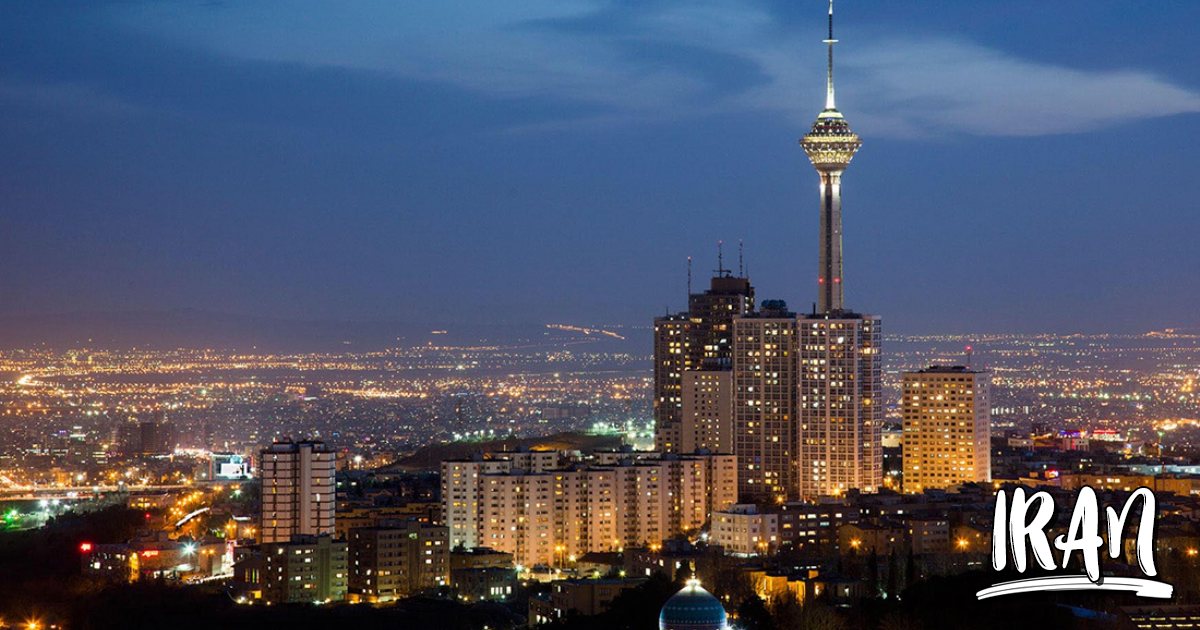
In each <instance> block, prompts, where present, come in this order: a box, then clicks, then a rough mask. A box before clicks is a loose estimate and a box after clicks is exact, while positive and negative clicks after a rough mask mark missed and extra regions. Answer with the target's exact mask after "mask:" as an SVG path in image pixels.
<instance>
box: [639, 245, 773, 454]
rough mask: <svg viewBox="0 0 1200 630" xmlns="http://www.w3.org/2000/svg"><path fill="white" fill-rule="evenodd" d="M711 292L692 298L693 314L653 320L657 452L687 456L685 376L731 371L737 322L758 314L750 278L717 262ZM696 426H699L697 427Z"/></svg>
mask: <svg viewBox="0 0 1200 630" xmlns="http://www.w3.org/2000/svg"><path fill="white" fill-rule="evenodd" d="M718 267H719V268H718V269H717V275H715V276H713V278H712V280H711V281H710V283H709V288H708V290H707V291H704V292H703V293H693V294H691V295H689V296H688V310H687V311H686V312H683V313H676V314H674V315H666V316H664V317H659V318H657V319H655V320H654V421H655V436H654V442H655V449H656V450H659V451H663V452H668V453H681V452H688V450H687V449H684V448H683V447H682V444H683V443H684V442H685V441H690V442H695V441H696V439H695V437H694V436H688V437H687V438H685V437H684V436H683V406H684V391H683V384H684V374H685V373H687V372H689V371H694V370H728V369H729V368H730V364H731V362H732V356H733V354H732V353H733V319H734V318H735V317H740V316H742V315H745V314H746V313H749V312H751V311H753V310H754V287H753V286H751V285H750V280H749V278H746V277H743V276H742V275H738V276H734V275H733V272H732V271H731V270H728V269H725V268H724V264H723V263H719V264H718ZM691 426H695V425H694V424H693V425H691Z"/></svg>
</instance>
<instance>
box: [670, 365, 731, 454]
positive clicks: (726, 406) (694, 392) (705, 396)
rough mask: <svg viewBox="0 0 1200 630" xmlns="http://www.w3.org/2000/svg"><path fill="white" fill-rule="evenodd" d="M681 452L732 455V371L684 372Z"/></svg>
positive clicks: (680, 437) (680, 436)
mask: <svg viewBox="0 0 1200 630" xmlns="http://www.w3.org/2000/svg"><path fill="white" fill-rule="evenodd" d="M681 396H682V398H683V410H682V416H681V417H680V435H679V452H681V453H694V452H696V451H701V450H703V451H708V452H710V453H732V452H733V371H732V370H688V371H685V372H684V373H683V389H682V393H681Z"/></svg>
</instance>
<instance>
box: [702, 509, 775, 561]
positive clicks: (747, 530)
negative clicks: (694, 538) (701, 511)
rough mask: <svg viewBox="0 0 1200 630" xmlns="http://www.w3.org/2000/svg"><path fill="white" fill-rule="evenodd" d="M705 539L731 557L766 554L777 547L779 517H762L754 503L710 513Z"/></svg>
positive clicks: (764, 515) (769, 515)
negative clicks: (709, 527)
mask: <svg viewBox="0 0 1200 630" xmlns="http://www.w3.org/2000/svg"><path fill="white" fill-rule="evenodd" d="M708 540H709V542H710V543H711V544H713V545H719V546H721V547H723V548H724V549H725V553H727V554H731V555H740V556H751V555H758V554H766V553H768V552H770V551H773V550H774V549H775V548H776V546H777V545H778V544H779V515H778V514H763V513H761V512H759V511H758V508H757V506H755V505H754V504H739V505H734V506H732V507H730V508H729V509H727V510H724V511H721V512H714V513H713V517H712V532H710V534H709V539H708Z"/></svg>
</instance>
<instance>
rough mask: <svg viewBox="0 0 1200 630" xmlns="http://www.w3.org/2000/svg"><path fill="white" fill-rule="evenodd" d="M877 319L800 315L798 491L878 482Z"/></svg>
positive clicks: (808, 493)
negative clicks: (801, 316)
mask: <svg viewBox="0 0 1200 630" xmlns="http://www.w3.org/2000/svg"><path fill="white" fill-rule="evenodd" d="M879 326H880V324H879V319H878V318H876V317H872V316H869V315H858V314H854V313H849V312H846V311H841V312H838V313H836V314H829V315H811V316H806V317H804V318H802V319H801V320H800V322H799V327H798V329H799V355H800V356H799V359H800V367H799V383H798V389H799V392H798V393H799V396H798V397H799V401H798V403H799V413H798V416H799V425H798V427H797V430H798V437H797V442H798V445H799V464H798V492H797V494H798V496H799V498H802V499H815V498H817V497H821V496H839V495H842V494H845V493H846V492H848V491H850V490H859V491H861V492H877V491H878V490H879V488H880V487H881V486H882V485H883V445H882V431H883V400H882V395H883V383H882V367H881V365H880V355H879V342H880V339H881V336H882V335H881V332H880V328H879Z"/></svg>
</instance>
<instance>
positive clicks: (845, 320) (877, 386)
mask: <svg viewBox="0 0 1200 630" xmlns="http://www.w3.org/2000/svg"><path fill="white" fill-rule="evenodd" d="M836 42H837V40H836V39H834V37H833V2H832V0H831V1H830V4H829V35H828V37H827V38H826V40H825V43H826V44H827V45H828V47H829V48H828V65H827V74H826V88H825V109H824V110H822V111H821V113H820V114H818V115H817V120H816V122H815V123H813V126H812V130H811V131H810V132H809V133H808V134H807V135H805V136H804V137H803V138H801V139H800V145H801V146H802V147H803V148H804V152H805V154H807V155H808V158H809V161H811V162H812V165H813V167H814V168H815V169H816V171H817V175H818V177H819V181H820V200H821V206H820V217H821V218H820V238H819V239H818V243H819V245H818V268H817V303H816V308H815V309H814V311H813V313H811V314H810V315H807V316H805V317H803V318H801V320H800V322H799V324H798V326H799V340H798V344H799V365H800V367H799V375H798V376H799V378H798V383H797V390H798V399H799V400H798V404H799V414H798V418H797V420H798V422H797V425H796V429H797V432H798V435H797V445H798V448H799V452H798V461H797V467H796V480H797V482H798V483H797V491H798V494H799V496H800V497H801V498H814V497H817V496H823V495H837V494H841V493H843V492H846V491H847V490H851V489H857V490H860V491H864V492H874V491H876V490H878V489H879V487H880V486H881V485H882V482H883V454H882V448H881V445H880V439H881V430H882V419H883V414H882V411H883V409H882V404H881V403H882V401H881V400H880V394H881V383H880V355H879V341H880V338H881V337H880V320H879V318H878V317H874V316H871V315H862V314H859V313H855V312H853V311H850V310H849V309H847V308H846V306H845V301H844V286H845V282H844V280H845V277H844V275H843V273H842V183H841V181H842V173H843V172H845V170H846V167H847V166H849V165H850V160H851V159H852V158H853V157H854V154H855V153H856V152H857V151H858V149H859V148H860V147H861V146H862V141H861V140H860V139H859V137H858V135H857V134H855V133H854V132H853V131H851V130H850V125H849V123H847V122H846V118H845V117H844V116H843V115H842V113H841V112H840V111H838V109H837V104H836V100H835V98H834V87H833V45H834V44H835V43H836Z"/></svg>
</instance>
